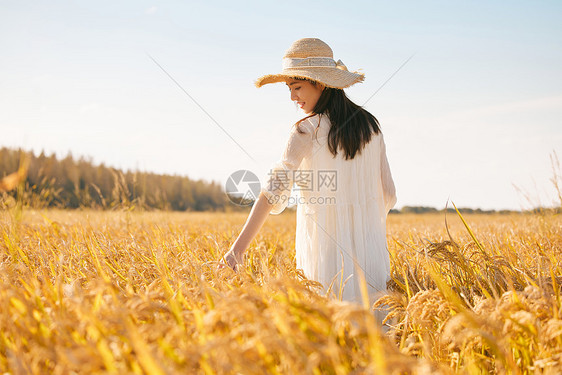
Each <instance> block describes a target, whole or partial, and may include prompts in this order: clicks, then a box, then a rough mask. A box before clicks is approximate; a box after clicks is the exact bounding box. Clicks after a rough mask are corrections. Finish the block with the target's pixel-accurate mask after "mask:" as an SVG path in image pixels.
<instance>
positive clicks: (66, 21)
mask: <svg viewBox="0 0 562 375" xmlns="http://www.w3.org/2000/svg"><path fill="white" fill-rule="evenodd" d="M560 19H562V3H561V2H559V1H557V2H555V1H550V2H547V1H526V2H522V1H513V2H498V1H497V2H490V1H474V2H452V1H441V2H437V1H432V2H424V4H423V5H422V4H420V2H416V1H408V2H373V1H355V2H353V1H352V2H333V3H332V5H326V2H321V1H307V2H295V1H285V2H282V3H281V2H270V3H265V2H257V1H256V2H242V1H238V2H232V1H222V2H205V3H203V2H179V1H166V2H164V1H120V2H114V1H95V2H93V1H92V2H84V1H72V2H71V1H68V2H63V1H51V2H39V1H33V2H30V1H0V46H1V49H0V134H1V136H0V146H10V147H23V148H25V149H33V150H35V151H37V152H40V151H41V150H45V151H46V152H48V153H50V152H56V153H57V154H58V155H61V156H64V155H66V153H67V152H68V151H71V152H72V153H73V155H75V156H82V155H83V156H91V157H92V158H93V160H94V161H95V162H97V163H101V162H104V163H105V164H106V165H107V164H109V165H112V166H115V167H120V168H124V169H134V168H139V169H141V170H147V171H154V172H158V173H172V174H180V175H187V176H189V177H191V178H195V179H197V178H203V179H207V180H211V179H212V180H215V181H220V182H221V183H222V184H224V182H225V181H226V179H227V177H228V175H229V174H230V173H232V172H234V171H236V170H238V169H249V170H252V171H253V172H254V173H256V174H258V175H259V176H260V177H263V176H264V175H265V174H266V173H267V170H268V168H269V166H270V165H271V164H272V163H274V162H275V161H276V160H277V159H278V158H279V157H280V156H281V152H282V150H283V147H284V144H285V142H286V140H287V136H288V134H289V130H290V127H291V125H292V124H293V123H294V121H296V120H297V119H298V118H300V117H301V115H302V114H301V113H300V112H298V111H297V110H296V109H295V106H294V104H293V103H292V102H291V101H290V99H289V92H288V90H287V88H286V87H285V85H283V84H277V85H268V86H265V87H263V88H260V89H256V88H255V87H254V86H253V82H254V80H255V79H256V78H257V77H259V76H261V75H263V74H267V73H275V72H277V71H279V70H280V69H281V58H282V55H283V53H284V51H285V50H286V49H287V48H288V47H289V46H290V44H291V43H292V42H293V41H294V40H296V39H299V38H302V37H318V38H320V39H322V40H324V41H325V42H327V43H328V44H329V45H330V46H331V47H332V49H333V50H334V57H335V59H336V60H337V59H341V60H342V61H343V62H344V63H345V64H346V65H347V66H348V68H349V69H350V70H357V69H361V71H362V72H364V73H365V74H366V79H365V82H363V83H361V84H358V85H356V86H354V87H352V88H350V89H348V90H347V93H348V95H349V96H350V97H351V98H352V99H353V100H354V101H355V102H356V103H358V104H364V103H365V101H366V100H367V99H368V98H369V97H370V96H371V95H372V94H373V93H374V92H375V91H376V90H377V89H378V88H379V87H380V85H381V84H382V83H383V82H384V81H385V80H386V79H387V78H388V77H389V76H390V75H391V74H392V73H393V72H394V71H395V70H396V69H397V68H398V67H399V66H400V65H401V64H402V63H403V62H404V61H405V60H406V59H407V58H408V57H410V56H411V55H412V54H415V55H414V57H413V58H412V59H411V60H410V62H409V63H408V64H406V65H405V66H404V68H403V69H402V70H401V71H400V72H398V73H397V74H396V76H395V77H394V78H392V79H391V80H390V81H389V82H388V84H387V85H386V86H385V87H383V88H382V89H381V90H380V91H379V92H378V93H377V94H376V95H375V96H374V97H373V98H372V99H371V100H370V101H369V102H367V103H366V104H365V107H366V108H367V109H368V110H369V111H371V112H372V113H373V114H374V115H375V116H376V117H377V118H378V119H379V121H380V122H381V124H382V129H383V131H384V133H385V140H386V143H387V153H388V158H389V161H390V164H391V170H392V173H393V176H394V179H395V183H396V187H397V195H398V203H397V205H396V207H397V208H400V207H402V206H404V205H427V206H434V207H437V208H442V207H443V206H444V205H445V202H446V201H447V199H448V198H450V199H451V200H453V201H454V202H455V204H456V205H457V206H463V207H474V208H476V207H480V208H484V209H490V208H494V209H502V208H514V209H520V208H522V207H523V208H528V203H527V201H526V200H525V198H523V196H522V195H521V194H519V193H517V191H516V190H515V189H514V187H513V184H515V185H518V186H520V187H522V188H523V189H526V190H528V192H529V194H530V195H531V196H532V197H533V199H534V200H535V201H536V200H538V199H540V200H541V201H542V203H544V204H547V203H550V202H551V200H552V199H553V198H554V191H553V187H552V184H551V182H550V178H552V171H551V165H550V159H549V156H550V154H551V153H552V152H553V151H554V150H556V151H557V153H558V155H559V157H560V158H562V147H561V145H562V124H561V120H562V72H561V68H560V67H562V27H561V26H560V24H561V23H560ZM147 53H148V54H150V55H151V56H152V57H154V58H155V59H156V60H157V61H158V62H159V63H160V64H161V65H162V66H163V67H164V68H165V69H166V70H167V71H168V73H170V74H171V75H172V76H173V77H174V78H175V79H176V80H177V81H178V82H179V83H180V84H181V85H182V86H183V87H184V89H185V90H186V91H187V92H188V93H189V94H190V95H191V96H193V97H194V98H195V99H196V100H197V102H198V103H199V104H200V105H201V106H202V107H203V108H205V110H206V111H208V113H209V114H211V116H212V117H213V118H214V119H215V120H216V121H217V122H218V123H219V124H220V125H221V126H222V127H223V128H224V129H226V131H227V132H228V133H229V134H230V135H231V136H232V137H233V138H234V139H235V140H236V141H237V142H238V143H239V144H240V145H242V147H243V148H244V149H245V150H246V151H247V152H248V153H249V154H250V155H251V156H252V158H253V159H254V160H255V161H254V160H252V159H250V158H249V157H248V156H247V155H246V154H245V153H244V152H243V151H241V150H240V148H239V147H238V146H237V145H236V144H235V143H234V142H233V141H232V140H231V139H230V138H229V137H228V136H227V135H226V134H225V133H223V131H222V130H221V129H220V128H219V127H218V126H216V125H215V123H213V121H212V120H210V119H209V118H208V117H207V116H206V115H205V113H203V111H201V109H200V108H199V107H198V106H197V105H195V104H194V103H193V102H192V101H191V100H190V99H189V98H188V97H187V96H186V95H185V94H184V93H183V92H182V91H181V90H180V89H179V88H178V87H177V86H175V84H174V83H173V82H172V81H171V80H170V79H169V78H168V77H167V76H166V75H165V74H164V73H163V72H162V71H161V70H160V69H159V68H158V67H157V66H156V65H155V64H154V63H153V62H152V60H150V58H149V57H148V56H147Z"/></svg>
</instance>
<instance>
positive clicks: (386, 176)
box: [380, 133, 396, 215]
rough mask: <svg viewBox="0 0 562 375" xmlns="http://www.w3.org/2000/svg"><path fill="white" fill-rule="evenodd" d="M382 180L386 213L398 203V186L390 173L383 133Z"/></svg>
mask: <svg viewBox="0 0 562 375" xmlns="http://www.w3.org/2000/svg"><path fill="white" fill-rule="evenodd" d="M380 159H381V180H382V191H383V196H384V205H385V208H386V213H387V215H388V213H389V212H390V209H391V208H392V207H394V205H395V204H396V188H395V186H394V180H393V179H392V174H391V173H390V166H389V165H388V159H387V157H386V144H385V143H384V137H383V135H382V133H381V158H380Z"/></svg>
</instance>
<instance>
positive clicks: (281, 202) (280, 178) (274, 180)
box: [261, 121, 312, 215]
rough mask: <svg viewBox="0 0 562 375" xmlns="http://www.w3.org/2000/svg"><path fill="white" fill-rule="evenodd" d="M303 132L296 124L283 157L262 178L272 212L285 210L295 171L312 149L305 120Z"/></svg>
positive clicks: (301, 127)
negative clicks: (272, 205)
mask: <svg viewBox="0 0 562 375" xmlns="http://www.w3.org/2000/svg"><path fill="white" fill-rule="evenodd" d="M299 129H300V130H301V131H302V132H303V133H299V132H298V131H297V128H296V126H295V127H293V129H292V130H291V134H290V136H289V139H288V141H287V144H286V146H285V151H284V152H283V155H282V156H281V159H280V160H278V161H277V162H275V163H274V164H273V165H272V166H271V169H270V170H269V172H268V174H267V176H266V177H265V178H264V179H263V180H262V181H265V184H263V185H262V187H261V191H262V193H263V194H264V195H265V196H266V198H267V199H268V201H269V202H270V203H272V204H274V207H273V209H272V210H271V212H270V213H271V214H273V215H277V214H280V213H281V212H283V210H284V209H285V208H286V207H287V205H288V203H289V198H290V196H291V191H292V188H293V183H294V172H295V171H296V170H297V169H298V168H299V166H300V164H301V162H302V159H303V158H304V156H305V155H307V153H309V152H311V150H312V132H311V128H310V124H309V122H308V121H303V122H302V123H301V125H300V127H299Z"/></svg>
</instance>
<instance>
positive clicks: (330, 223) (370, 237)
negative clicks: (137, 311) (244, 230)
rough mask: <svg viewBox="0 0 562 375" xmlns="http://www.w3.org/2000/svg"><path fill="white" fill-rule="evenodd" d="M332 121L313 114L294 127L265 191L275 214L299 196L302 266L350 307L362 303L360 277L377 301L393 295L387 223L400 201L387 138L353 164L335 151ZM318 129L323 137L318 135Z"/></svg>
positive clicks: (376, 139) (376, 138) (374, 139)
mask: <svg viewBox="0 0 562 375" xmlns="http://www.w3.org/2000/svg"><path fill="white" fill-rule="evenodd" d="M330 126H331V123H330V120H329V119H328V117H327V116H326V115H316V116H313V117H311V118H309V119H307V120H305V121H304V122H302V123H301V124H300V129H301V131H304V132H305V133H304V134H300V133H299V132H298V131H297V129H296V127H293V129H292V131H291V134H290V136H289V139H288V141H287V145H286V148H285V151H284V153H283V155H282V157H281V159H280V160H279V161H278V162H276V163H275V164H274V165H273V166H272V168H271V170H270V171H269V173H268V175H267V177H266V178H265V179H264V180H265V181H267V182H266V184H265V185H264V186H262V187H261V191H262V192H263V193H264V195H265V196H266V197H267V198H268V199H269V201H270V202H272V203H275V205H274V208H273V210H272V211H271V213H272V214H279V213H281V212H282V211H283V210H284V209H285V208H286V207H287V205H288V203H289V200H290V199H294V198H295V197H292V198H291V191H292V189H295V190H297V191H298V197H297V199H298V200H297V202H296V203H297V228H296V237H295V252H296V263H297V268H301V269H302V270H303V271H304V274H305V275H306V277H307V278H309V279H311V280H316V281H319V282H320V283H322V285H323V286H324V292H326V291H328V290H330V291H331V293H333V296H335V297H336V298H341V299H342V300H344V301H353V302H360V301H361V291H360V287H359V282H360V275H359V274H360V272H361V271H362V272H363V274H364V276H365V281H366V285H367V287H368V288H367V289H368V293H369V298H370V302H371V303H372V302H373V301H374V299H376V298H377V297H378V296H379V295H380V294H381V293H384V292H386V282H387V280H388V279H389V276H390V260H389V255H388V250H387V243H386V217H387V214H388V212H389V211H390V209H391V208H392V207H393V206H394V204H395V203H396V193H395V188H394V182H393V180H392V175H391V173H390V168H389V165H388V160H387V157H386V148H385V143H384V138H383V135H382V133H379V134H374V133H373V134H372V135H371V141H370V142H369V143H368V144H367V145H366V146H365V148H364V149H363V150H361V153H360V154H356V155H355V157H354V158H353V159H351V160H345V158H344V157H343V154H344V153H343V151H342V150H341V149H340V150H338V154H337V156H336V157H334V156H333V154H332V153H331V152H330V150H329V149H328V131H329V130H330ZM315 131H316V134H315Z"/></svg>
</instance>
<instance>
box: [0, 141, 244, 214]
mask: <svg viewBox="0 0 562 375" xmlns="http://www.w3.org/2000/svg"><path fill="white" fill-rule="evenodd" d="M25 159H27V162H28V163H29V167H28V170H27V178H26V180H25V182H23V183H22V184H23V188H19V189H15V190H13V191H10V192H4V193H2V194H1V195H0V198H1V199H0V204H2V203H1V202H3V204H4V205H6V204H7V202H9V201H10V199H12V200H14V199H20V200H23V204H24V205H26V206H29V207H34V208H46V207H60V208H102V209H111V208H141V209H161V210H174V211H214V210H224V209H225V207H226V206H229V209H235V207H232V206H234V205H233V204H232V203H230V202H228V197H227V196H226V195H225V193H224V190H223V189H222V186H221V185H220V184H219V183H218V182H214V181H212V182H206V181H203V180H192V179H190V178H188V177H184V176H171V175H161V174H155V173H148V172H138V171H134V172H133V171H127V172H123V171H120V170H118V169H115V168H111V167H107V166H105V165H104V164H101V165H94V164H93V163H92V161H91V160H88V159H85V158H83V157H81V158H79V159H75V158H74V157H73V156H72V155H71V154H68V156H66V157H65V158H64V159H62V160H59V159H58V158H57V157H56V156H55V155H54V154H52V155H49V156H48V155H45V153H43V152H42V153H41V154H40V155H38V156H36V155H35V154H34V153H33V152H25V151H21V150H14V149H8V148H2V149H0V178H1V177H3V176H6V175H8V174H10V173H12V172H14V171H16V170H18V168H19V167H20V165H21V163H22V161H23V160H25Z"/></svg>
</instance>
